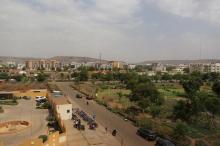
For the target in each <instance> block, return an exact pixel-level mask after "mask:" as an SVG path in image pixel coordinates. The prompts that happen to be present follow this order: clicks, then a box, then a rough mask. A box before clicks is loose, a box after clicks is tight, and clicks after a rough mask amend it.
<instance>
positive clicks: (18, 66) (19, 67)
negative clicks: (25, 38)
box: [17, 63, 25, 70]
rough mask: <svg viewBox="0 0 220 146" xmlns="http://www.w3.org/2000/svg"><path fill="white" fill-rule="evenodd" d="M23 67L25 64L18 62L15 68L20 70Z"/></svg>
mask: <svg viewBox="0 0 220 146" xmlns="http://www.w3.org/2000/svg"><path fill="white" fill-rule="evenodd" d="M23 68H25V64H22V63H19V64H18V65H17V69H18V70H22V69H23Z"/></svg>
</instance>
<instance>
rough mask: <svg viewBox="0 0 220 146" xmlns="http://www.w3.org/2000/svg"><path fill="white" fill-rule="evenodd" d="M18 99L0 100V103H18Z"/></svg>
mask: <svg viewBox="0 0 220 146" xmlns="http://www.w3.org/2000/svg"><path fill="white" fill-rule="evenodd" d="M17 104H18V102H17V101H16V100H0V105H17Z"/></svg>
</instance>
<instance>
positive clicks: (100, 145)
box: [64, 98, 120, 146]
mask: <svg viewBox="0 0 220 146" xmlns="http://www.w3.org/2000/svg"><path fill="white" fill-rule="evenodd" d="M69 101H71V103H72V105H73V108H79V109H80V107H79V106H78V105H77V104H76V103H75V102H74V101H73V100H72V99H71V98H69ZM82 110H83V109H82ZM78 117H79V116H78ZM81 122H82V124H83V125H85V131H79V130H78V129H76V128H74V127H73V121H72V120H66V121H64V123H65V126H66V129H67V146H120V143H119V141H117V140H116V139H115V137H113V136H112V135H111V134H110V133H106V131H105V128H104V127H103V126H102V125H100V124H99V123H98V127H97V128H96V130H90V129H89V127H88V125H87V123H86V122H85V121H83V120H81Z"/></svg>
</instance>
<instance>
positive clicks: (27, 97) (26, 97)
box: [23, 96, 31, 100]
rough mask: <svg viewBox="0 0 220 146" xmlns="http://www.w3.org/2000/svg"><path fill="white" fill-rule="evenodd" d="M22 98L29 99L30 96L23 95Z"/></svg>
mask: <svg viewBox="0 0 220 146" xmlns="http://www.w3.org/2000/svg"><path fill="white" fill-rule="evenodd" d="M23 99H25V100H30V99H31V97H30V96H23Z"/></svg>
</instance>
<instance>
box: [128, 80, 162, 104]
mask: <svg viewBox="0 0 220 146" xmlns="http://www.w3.org/2000/svg"><path fill="white" fill-rule="evenodd" d="M130 99H131V100H132V101H139V102H141V101H142V100H144V99H148V100H149V101H150V103H154V104H157V105H160V104H162V102H163V98H162V97H161V96H160V93H159V92H158V90H157V88H156V86H155V85H154V83H152V82H147V83H139V84H137V85H136V86H135V87H134V89H133V90H132V93H131V97H130Z"/></svg>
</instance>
